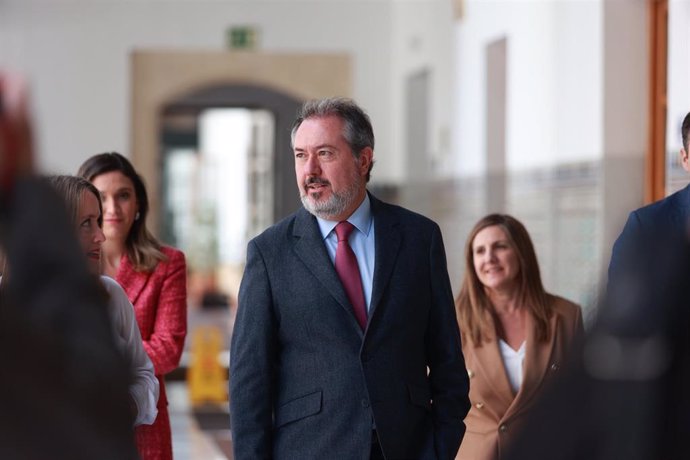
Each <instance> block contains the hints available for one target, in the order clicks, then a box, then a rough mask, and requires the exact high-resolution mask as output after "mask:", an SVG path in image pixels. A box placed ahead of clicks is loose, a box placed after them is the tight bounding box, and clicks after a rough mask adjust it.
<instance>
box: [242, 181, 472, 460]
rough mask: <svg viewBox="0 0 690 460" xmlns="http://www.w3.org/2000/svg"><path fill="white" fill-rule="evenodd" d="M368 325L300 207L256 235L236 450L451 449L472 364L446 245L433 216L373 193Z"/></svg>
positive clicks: (395, 455) (364, 452)
mask: <svg viewBox="0 0 690 460" xmlns="http://www.w3.org/2000/svg"><path fill="white" fill-rule="evenodd" d="M370 198H371V209H372V214H373V217H374V225H375V231H376V254H375V268H374V279H373V292H372V299H371V308H370V314H369V320H368V325H367V328H366V331H362V330H361V328H360V327H359V325H358V323H357V320H356V319H355V316H354V313H353V311H352V306H351V305H350V303H349V301H348V299H347V296H346V295H345V291H344V290H343V288H342V285H341V283H340V280H339V278H338V275H337V274H336V271H335V268H334V266H333V263H332V262H331V260H330V258H329V256H328V253H327V250H326V247H325V245H324V242H323V238H322V235H321V233H320V231H319V228H318V224H317V221H316V219H315V218H314V217H313V216H312V215H311V214H309V213H308V212H307V211H305V210H304V209H300V210H299V211H298V212H296V213H295V214H293V215H292V216H290V217H288V218H286V219H284V220H283V221H281V222H279V223H277V224H276V225H274V226H272V227H271V228H269V229H268V230H266V231H265V232H264V233H262V234H261V235H259V236H258V237H256V238H255V239H253V240H252V241H250V243H249V245H248V248H247V263H246V268H245V272H244V277H243V279H242V283H241V287H240V293H239V306H238V312H237V318H236V321H235V326H234V333H233V337H232V344H231V362H230V401H231V402H230V412H231V424H232V436H233V447H234V455H235V458H236V459H237V460H242V459H263V458H278V459H280V458H295V459H305V458H314V459H316V458H329V459H348V460H350V459H368V458H369V454H370V450H371V439H372V428H373V427H374V426H375V427H376V431H377V433H378V436H379V439H380V443H381V447H382V450H383V452H384V454H385V455H386V458H387V459H389V460H390V459H401V458H414V459H436V458H438V459H452V458H454V456H455V454H456V452H457V450H458V447H459V445H460V441H461V440H462V437H463V434H464V431H465V426H464V423H463V419H464V418H465V415H466V413H467V411H468V410H469V399H468V389H469V384H468V376H467V371H466V369H465V363H464V359H463V356H462V350H461V344H460V336H459V331H458V326H457V321H456V317H455V310H454V306H453V297H452V293H451V287H450V282H449V279H448V273H447V269H446V257H445V250H444V247H443V241H442V238H441V232H440V230H439V228H438V226H437V225H436V224H435V223H434V222H432V221H431V220H429V219H427V218H425V217H423V216H420V215H418V214H415V213H412V212H410V211H407V210H405V209H403V208H400V207H398V206H393V205H389V204H385V203H383V202H381V201H379V200H377V199H376V198H374V197H373V196H371V195H370Z"/></svg>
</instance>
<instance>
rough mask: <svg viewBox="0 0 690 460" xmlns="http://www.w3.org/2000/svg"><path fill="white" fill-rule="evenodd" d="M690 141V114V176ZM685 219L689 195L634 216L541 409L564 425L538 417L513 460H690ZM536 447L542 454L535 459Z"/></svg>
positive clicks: (688, 236)
mask: <svg viewBox="0 0 690 460" xmlns="http://www.w3.org/2000/svg"><path fill="white" fill-rule="evenodd" d="M689 136H690V113H689V114H688V115H686V117H685V119H684V120H683V124H682V127H681V137H682V142H683V148H682V149H681V151H680V160H681V164H682V165H683V168H684V169H685V170H687V171H690V159H689V158H688V152H690V150H688V147H689V144H690V139H689ZM689 219H690V186H686V187H685V188H684V189H682V190H680V191H678V192H676V193H674V194H672V195H670V196H669V197H667V198H664V199H663V200H660V201H657V202H656V203H652V204H650V205H647V206H644V207H642V208H640V209H637V210H635V211H632V212H631V213H630V215H629V217H628V220H627V222H626V224H625V227H624V228H623V231H622V232H621V234H620V236H619V237H618V239H617V240H616V242H615V244H614V246H613V250H612V253H611V261H610V263H609V270H608V284H607V289H606V293H605V295H604V296H602V301H601V304H600V305H599V308H598V310H597V320H596V323H595V324H594V325H593V327H592V329H591V331H590V333H589V334H588V337H587V340H586V342H585V347H584V351H583V353H582V354H579V355H576V356H575V357H574V367H573V369H572V372H570V373H568V374H566V375H565V376H564V378H562V379H561V380H560V381H559V382H558V384H557V385H555V386H554V387H553V388H552V389H551V391H549V392H548V393H547V394H546V395H545V397H544V399H543V401H541V402H540V404H539V409H538V413H539V414H551V415H552V416H553V415H555V414H567V417H562V419H561V422H560V423H558V424H552V425H548V424H544V423H542V422H541V419H540V418H538V417H535V419H534V420H533V421H532V423H531V425H530V427H529V428H528V429H527V430H526V431H525V433H524V437H523V438H522V439H520V441H519V442H518V443H516V445H515V451H514V453H513V455H512V456H511V458H513V459H516V460H519V459H522V458H525V457H524V455H525V453H526V452H530V454H532V455H531V457H530V458H533V459H549V460H551V459H556V460H558V459H563V460H566V459H579V458H587V459H592V460H599V459H601V460H604V459H610V458H625V459H626V460H647V459H649V460H653V459H664V460H666V459H668V460H672V459H686V458H688V453H687V450H688V449H687V445H686V444H687V440H688V439H690V393H688V389H687V385H688V382H690V334H688V331H689V330H690V289H689V288H688V287H689V286H690V283H689V282H688V280H689V278H688V277H689V275H688V274H689V273H690V244H689V240H690V232H689V230H688V229H689V225H688V224H689V222H688V220H689ZM537 438H539V439H540V440H541V442H540V443H539V446H538V447H539V450H538V451H535V450H534V449H531V450H529V446H533V445H534V443H535V440H536V439H537ZM554 446H562V447H561V448H562V449H564V452H561V453H560V455H558V456H555V455H554V450H553V449H554Z"/></svg>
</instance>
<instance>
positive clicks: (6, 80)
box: [0, 73, 33, 199]
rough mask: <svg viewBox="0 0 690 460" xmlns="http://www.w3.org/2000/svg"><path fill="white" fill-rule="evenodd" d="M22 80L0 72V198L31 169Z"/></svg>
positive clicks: (26, 104) (25, 98)
mask: <svg viewBox="0 0 690 460" xmlns="http://www.w3.org/2000/svg"><path fill="white" fill-rule="evenodd" d="M28 112H29V104H28V95H27V89H26V83H25V81H24V80H23V79H22V78H20V77H18V76H16V75H11V74H7V73H0V199H2V198H4V197H7V195H8V193H9V192H10V191H11V189H12V186H13V184H14V182H15V180H16V178H17V177H19V176H24V175H28V174H29V173H31V171H32V169H33V151H32V150H33V149H32V142H31V129H30V123H29V113H28Z"/></svg>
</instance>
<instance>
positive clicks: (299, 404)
mask: <svg viewBox="0 0 690 460" xmlns="http://www.w3.org/2000/svg"><path fill="white" fill-rule="evenodd" d="M322 399H323V394H322V392H321V390H319V391H315V392H314V393H310V394H308V395H304V396H300V397H299V398H295V399H292V400H290V401H288V402H286V403H285V404H282V405H280V406H278V408H277V409H276V414H275V426H276V428H278V427H281V426H283V425H286V424H288V423H291V422H295V421H297V420H301V419H303V418H306V417H309V416H311V415H315V414H318V413H319V412H321V403H322Z"/></svg>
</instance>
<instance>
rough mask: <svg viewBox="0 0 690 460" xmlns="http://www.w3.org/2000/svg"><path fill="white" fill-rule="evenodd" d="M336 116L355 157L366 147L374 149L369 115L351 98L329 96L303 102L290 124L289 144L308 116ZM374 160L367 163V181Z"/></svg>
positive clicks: (292, 144) (293, 142)
mask: <svg viewBox="0 0 690 460" xmlns="http://www.w3.org/2000/svg"><path fill="white" fill-rule="evenodd" d="M328 116H336V117H338V118H340V119H341V120H343V123H344V125H345V126H344V127H343V137H344V138H345V142H347V143H348V145H349V146H350V149H351V150H352V153H353V155H354V156H355V158H359V155H360V153H361V152H362V150H364V149H365V148H367V147H370V148H371V149H372V150H373V149H374V129H373V128H372V126H371V120H370V119H369V115H367V114H366V112H364V110H362V108H361V107H359V106H358V105H357V104H356V103H355V102H354V101H353V100H352V99H348V98H344V97H331V98H326V99H315V100H311V101H307V102H305V103H304V104H303V105H302V107H301V109H300V110H299V112H298V113H297V119H296V120H295V122H294V123H293V124H292V131H291V133H290V145H291V146H292V147H293V148H294V147H295V135H296V134H297V129H298V128H299V127H300V126H301V125H302V122H303V121H304V120H306V119H308V118H322V117H328ZM373 166H374V162H373V161H372V162H371V164H370V165H369V171H367V177H366V180H367V182H369V178H370V177H371V168H373Z"/></svg>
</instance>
